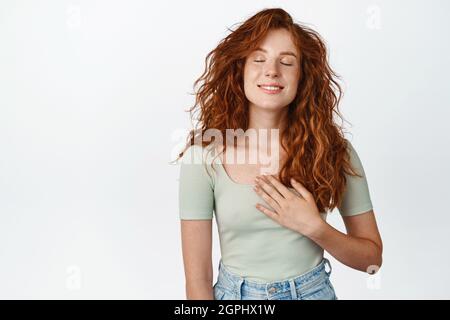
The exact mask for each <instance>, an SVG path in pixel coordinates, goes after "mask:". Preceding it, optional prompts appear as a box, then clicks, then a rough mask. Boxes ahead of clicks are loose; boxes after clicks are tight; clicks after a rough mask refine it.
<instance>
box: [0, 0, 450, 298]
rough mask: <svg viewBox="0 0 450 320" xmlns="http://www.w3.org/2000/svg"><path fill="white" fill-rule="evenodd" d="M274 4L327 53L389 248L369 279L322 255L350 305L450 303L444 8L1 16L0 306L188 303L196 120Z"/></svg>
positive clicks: (311, 5)
mask: <svg viewBox="0 0 450 320" xmlns="http://www.w3.org/2000/svg"><path fill="white" fill-rule="evenodd" d="M276 6H280V7H282V8H284V9H285V10H287V11H288V12H289V13H290V14H291V15H292V16H293V17H294V19H295V20H296V21H301V22H304V23H308V25H309V26H312V27H313V28H314V29H315V30H317V31H318V32H319V33H320V34H321V35H322V36H323V38H324V39H325V40H326V43H327V46H328V49H329V59H330V63H331V66H332V68H333V69H334V70H335V71H336V72H337V73H338V74H340V75H341V76H342V78H343V82H344V84H343V85H344V90H345V96H344V99H343V100H342V103H341V105H340V110H341V112H342V114H343V115H344V118H345V119H346V120H347V121H349V123H350V124H348V123H346V127H347V129H348V130H347V131H348V132H350V133H351V135H349V138H350V140H351V141H352V143H353V145H354V147H355V149H356V150H357V152H358V154H359V156H360V158H361V160H362V162H363V165H364V168H365V171H366V175H367V178H368V182H369V189H370V192H371V197H372V202H373V204H374V211H375V213H376V216H377V220H378V224H379V228H380V232H381V235H382V238H383V242H384V255H383V258H384V262H383V266H382V269H381V270H380V271H379V273H378V274H377V275H375V276H373V277H369V276H368V275H367V274H365V273H362V272H360V271H357V270H354V269H351V268H349V267H347V266H345V265H343V264H341V263H339V262H338V261H337V260H335V259H333V258H332V256H330V255H329V254H326V256H327V257H328V258H329V259H330V260H331V263H332V266H333V273H332V278H331V279H332V282H333V284H334V287H335V289H336V293H337V295H338V297H339V298H340V299H419V298H424V299H431V298H438V299H443V298H445V299H448V298H450V290H449V289H448V286H449V285H450V275H449V272H448V271H449V263H450V250H449V241H450V234H449V232H448V227H449V222H450V210H449V206H448V200H449V187H448V181H449V180H450V170H449V163H450V159H449V158H450V151H449V145H450V143H449V142H450V134H449V133H448V122H449V116H450V111H449V108H450V103H449V102H450V91H449V81H448V74H449V73H450V66H449V58H448V57H449V56H450V45H449V40H448V39H449V35H448V30H450V21H449V20H448V17H447V13H448V12H449V10H450V4H449V2H448V1H444V0H442V1H437V0H434V1H361V0H358V1H357V0H354V1H350V0H347V1H299V0H295V1H230V0H227V1H197V2H193V1H160V2H153V1H151V2H150V1H121V2H120V1H12V0H11V1H2V2H1V3H0V298H2V299H17V298H19V299H23V298H25V299H184V298H185V292H184V271H183V265H182V256H181V242H180V229H179V218H178V203H177V197H178V189H177V188H178V182H177V178H178V169H179V166H176V165H170V164H169V161H170V160H172V159H173V157H174V151H177V146H178V144H179V143H180V142H181V141H182V140H181V139H180V133H182V132H184V131H185V130H187V129H189V128H190V120H189V115H188V113H187V112H184V110H186V109H187V108H189V107H190V106H191V105H192V104H193V102H194V97H193V95H191V94H190V93H192V92H193V82H194V80H195V79H197V78H198V77H199V76H200V75H201V72H202V71H203V68H204V59H205V57H206V54H207V53H208V52H209V51H211V50H212V49H213V48H214V47H215V46H216V45H217V44H218V42H219V41H220V40H221V39H222V38H223V37H225V36H226V35H227V34H228V30H227V28H233V25H235V24H236V23H239V22H242V21H244V20H245V19H247V18H248V17H250V16H251V15H253V14H254V13H256V12H257V11H259V10H261V9H263V8H266V7H276ZM328 221H329V222H330V223H331V224H332V225H333V226H335V227H336V228H339V229H340V230H344V229H343V228H344V227H343V223H342V220H341V218H340V216H339V214H338V212H337V211H334V212H333V213H331V214H330V215H329V217H328ZM214 223H215V222H214ZM219 257H220V252H219V246H218V238H217V229H216V227H214V277H216V276H217V265H218V259H219Z"/></svg>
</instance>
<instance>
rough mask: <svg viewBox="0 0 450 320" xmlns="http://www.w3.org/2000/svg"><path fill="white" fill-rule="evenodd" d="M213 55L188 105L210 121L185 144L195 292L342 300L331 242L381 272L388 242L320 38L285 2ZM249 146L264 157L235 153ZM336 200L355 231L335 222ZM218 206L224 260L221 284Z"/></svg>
mask: <svg viewBox="0 0 450 320" xmlns="http://www.w3.org/2000/svg"><path fill="white" fill-rule="evenodd" d="M208 59H209V60H208ZM206 61H207V65H206V68H205V72H204V73H203V75H202V76H201V77H200V78H199V79H198V80H197V81H196V82H195V85H196V84H197V83H198V82H200V81H203V84H202V86H201V87H200V89H199V90H198V92H197V95H196V102H195V105H194V106H193V107H192V108H191V109H190V110H189V111H191V112H194V111H196V110H197V111H198V112H199V115H200V117H199V119H198V120H199V122H198V123H199V124H200V125H201V126H200V128H197V129H195V130H192V131H191V132H190V135H189V137H188V141H187V145H186V148H185V149H184V150H183V152H182V153H181V154H180V158H182V162H181V167H180V179H179V208H180V218H181V235H182V250H183V261H184V268H185V277H186V294H187V298H188V299H237V300H239V299H242V300H250V299H258V300H265V299H269V300H270V299H294V300H295V299H298V300H301V299H337V296H336V293H335V291H334V288H333V285H332V284H331V281H330V274H331V265H330V263H329V261H328V259H326V258H324V255H323V254H324V250H326V251H327V252H328V253H329V254H331V255H332V256H333V257H335V258H336V259H337V260H339V261H340V262H341V263H343V264H345V265H347V266H349V267H351V268H354V269H356V270H360V271H364V272H368V273H373V272H376V271H377V270H378V268H380V267H381V263H382V241H381V237H380V235H379V232H378V228H377V224H376V220H375V215H374V212H373V207H372V202H371V198H370V195H369V189H368V183H367V179H366V176H365V173H364V169H363V166H362V163H361V161H360V158H359V157H358V154H357V153H356V151H355V149H354V148H353V146H352V144H351V143H350V141H348V140H347V139H345V138H344V135H343V131H342V128H341V127H339V126H338V125H337V124H336V123H335V121H334V120H333V113H336V114H337V115H339V112H338V111H337V108H338V104H339V100H340V98H341V88H340V86H339V85H338V84H337V82H336V80H335V79H334V77H337V76H336V74H335V73H334V72H333V71H332V70H331V69H330V67H329V65H328V62H327V59H326V48H325V45H324V42H323V40H322V39H321V38H320V36H319V35H318V34H317V33H316V32H315V31H313V30H311V29H309V28H307V27H305V26H302V25H300V24H298V23H294V22H293V20H292V18H291V16H290V15H289V14H288V13H287V12H285V11H284V10H282V9H278V8H275V9H266V10H263V11H260V12H258V13H257V14H255V15H254V16H252V17H251V18H249V19H248V20H247V21H245V22H244V23H242V24H241V25H240V26H239V27H238V28H237V29H236V30H235V31H233V32H232V33H231V34H230V35H228V36H227V37H226V38H225V39H224V40H223V41H221V42H220V43H219V45H218V46H217V47H216V48H215V49H214V50H213V51H212V52H210V53H209V54H208V56H207V59H206ZM208 61H209V64H208ZM335 90H337V93H338V95H336V93H335ZM339 116H340V115H339ZM341 118H342V117H341ZM230 129H234V130H238V129H241V130H242V131H243V132H245V134H242V131H241V133H238V134H236V132H239V131H235V132H234V133H233V134H231V135H230V134H229V132H230ZM247 132H251V134H247ZM230 137H231V139H230ZM247 138H252V139H250V140H251V141H250V143H248V144H247ZM230 141H232V142H233V143H230ZM225 142H226V143H225ZM267 147H268V148H267ZM267 150H270V154H271V155H274V156H275V160H274V161H269V162H271V163H269V164H270V168H269V169H268V168H267V167H268V165H267V164H268V163H267V161H262V160H261V159H265V160H267V157H266V158H264V156H266V155H267V153H265V152H266V151H267ZM274 150H275V152H274ZM252 152H254V154H256V155H257V157H256V159H257V160H256V161H253V160H254V159H255V158H252V159H249V158H250V157H246V156H245V157H244V159H245V161H241V162H239V163H236V161H235V158H234V154H237V155H238V157H239V156H242V155H247V154H249V153H252ZM213 155H215V156H213ZM271 160H273V158H271ZM210 169H212V170H210ZM263 170H265V173H266V174H265V175H262V174H261V173H262V172H263ZM334 208H338V210H339V212H340V214H341V216H342V218H343V221H344V223H345V226H346V230H347V234H345V233H341V232H340V231H338V230H336V229H335V228H333V227H332V226H331V225H329V224H328V223H327V222H326V216H327V212H328V211H331V210H333V209H334ZM214 215H215V217H216V222H217V227H218V232H219V239H220V247H221V259H220V263H219V270H218V271H219V274H218V278H217V282H216V283H215V284H214V285H213V268H212V219H213V216H214ZM326 265H328V270H327V268H326Z"/></svg>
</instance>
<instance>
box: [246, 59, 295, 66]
mask: <svg viewBox="0 0 450 320" xmlns="http://www.w3.org/2000/svg"><path fill="white" fill-rule="evenodd" d="M254 62H264V60H254ZM280 63H281V64H283V65H285V66H292V64H290V63H284V62H280Z"/></svg>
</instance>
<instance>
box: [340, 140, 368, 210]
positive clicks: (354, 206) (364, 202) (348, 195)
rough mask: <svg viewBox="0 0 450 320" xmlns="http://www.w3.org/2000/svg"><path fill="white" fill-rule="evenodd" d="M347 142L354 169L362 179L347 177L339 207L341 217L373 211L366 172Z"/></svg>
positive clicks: (351, 146)
mask: <svg viewBox="0 0 450 320" xmlns="http://www.w3.org/2000/svg"><path fill="white" fill-rule="evenodd" d="M346 141H347V147H348V150H349V154H350V162H351V165H352V167H353V168H354V169H355V170H356V172H357V173H358V174H360V175H362V178H361V177H357V176H352V175H347V176H346V177H347V185H346V188H345V191H344V196H343V200H342V203H341V205H340V206H338V209H339V213H340V214H341V216H354V215H357V214H361V213H364V212H367V211H369V210H372V209H373V206H372V201H371V199H370V193H369V186H368V182H367V178H366V174H365V172H364V168H363V165H362V163H361V159H360V158H359V156H358V154H357V153H356V150H355V149H354V148H353V145H352V144H351V143H350V141H348V140H346Z"/></svg>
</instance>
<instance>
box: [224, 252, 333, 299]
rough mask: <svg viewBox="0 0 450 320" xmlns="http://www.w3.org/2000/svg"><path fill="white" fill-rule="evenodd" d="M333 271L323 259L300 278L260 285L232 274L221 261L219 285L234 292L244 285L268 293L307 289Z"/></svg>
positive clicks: (325, 259)
mask: <svg viewBox="0 0 450 320" xmlns="http://www.w3.org/2000/svg"><path fill="white" fill-rule="evenodd" d="M326 264H328V267H329V269H330V270H329V271H326V269H325V265H326ZM331 270H332V268H331V264H330V261H329V260H328V259H327V258H322V261H321V262H320V263H319V264H318V265H317V266H315V267H314V268H312V269H311V270H309V271H307V272H306V273H303V274H301V275H299V276H296V277H293V278H290V279H285V280H280V281H273V282H267V283H260V282H255V281H251V280H247V279H246V278H245V277H242V276H240V275H238V274H235V273H233V272H231V271H230V270H229V269H228V268H227V267H226V266H225V265H224V264H223V262H222V259H220V263H219V275H218V278H217V283H221V284H222V285H223V286H226V287H229V288H230V289H232V290H237V289H238V288H239V289H240V287H241V286H242V285H245V286H246V287H247V288H249V289H254V290H261V291H266V290H268V289H271V290H274V291H277V290H286V289H289V288H291V287H292V285H294V286H295V287H300V288H303V289H307V288H309V287H312V286H314V285H316V283H317V282H319V281H323V279H322V278H323V277H325V276H326V277H329V276H330V274H331ZM269 291H270V290H269Z"/></svg>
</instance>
